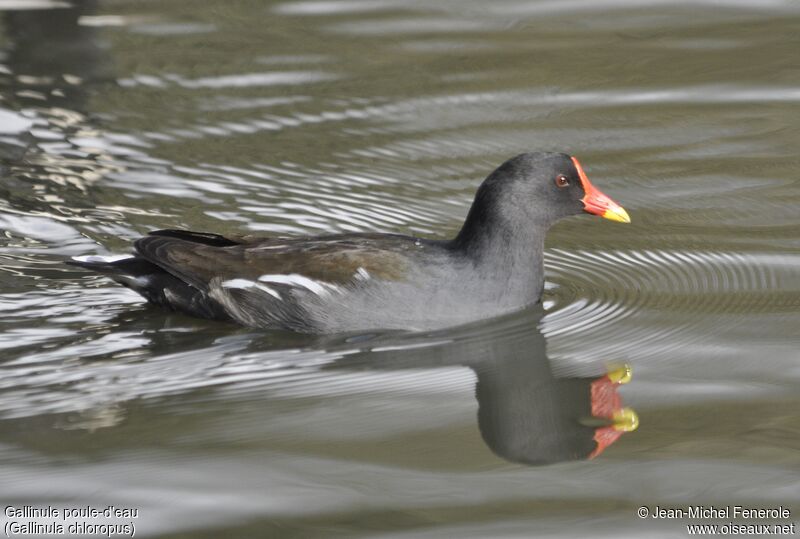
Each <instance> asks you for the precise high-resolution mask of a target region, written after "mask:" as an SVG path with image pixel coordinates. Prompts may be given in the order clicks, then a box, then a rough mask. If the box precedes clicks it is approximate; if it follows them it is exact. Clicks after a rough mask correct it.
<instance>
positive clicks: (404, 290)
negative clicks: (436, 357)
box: [68, 153, 627, 333]
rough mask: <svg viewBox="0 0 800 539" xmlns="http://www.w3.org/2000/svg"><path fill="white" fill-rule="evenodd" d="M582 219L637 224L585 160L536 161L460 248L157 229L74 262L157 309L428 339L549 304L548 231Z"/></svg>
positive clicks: (489, 185)
mask: <svg viewBox="0 0 800 539" xmlns="http://www.w3.org/2000/svg"><path fill="white" fill-rule="evenodd" d="M582 211H588V212H590V213H596V214H600V215H603V216H604V217H607V218H610V219H614V220H618V221H626V222H627V214H625V212H624V210H622V208H620V207H619V206H617V205H616V204H615V203H614V202H612V201H611V200H610V199H608V198H607V197H605V195H603V194H602V193H600V192H599V191H597V190H596V189H595V188H594V187H593V186H592V185H591V184H590V183H589V180H588V179H587V178H586V175H585V174H584V173H583V170H582V169H581V167H580V164H579V163H578V162H577V160H575V159H574V158H571V157H569V156H568V155H565V154H556V153H529V154H522V155H519V156H517V157H514V158H512V159H510V160H508V161H506V162H505V163H503V164H502V165H501V166H500V167H499V168H498V169H497V170H495V171H494V172H492V174H490V175H489V177H488V178H486V180H484V182H483V183H482V184H481V186H480V187H479V189H478V192H477V194H476V196H475V201H474V203H473V204H472V207H471V209H470V211H469V214H468V216H467V219H466V221H465V222H464V225H463V227H462V229H461V231H460V232H459V234H458V235H457V236H456V237H455V238H454V239H453V240H446V241H441V240H427V239H421V238H414V237H411V236H403V235H398V234H337V235H329V236H318V237H301V238H257V237H253V236H240V237H232V236H228V237H223V236H219V235H216V234H208V233H200V232H190V231H182V230H159V231H156V232H151V233H150V235H149V236H146V237H144V238H141V239H139V240H137V241H136V243H135V254H134V255H132V256H129V257H110V258H106V257H97V256H89V257H77V258H75V259H73V260H72V261H70V262H68V263H70V264H73V265H77V266H81V267H84V268H87V269H91V270H94V271H98V272H100V273H104V274H106V275H108V276H109V277H111V278H112V279H114V280H115V281H117V282H119V283H121V284H123V285H124V286H127V287H129V288H131V289H133V290H135V291H136V292H138V293H140V294H141V295H142V296H144V297H145V298H146V299H147V300H148V301H150V302H152V303H155V304H157V305H161V306H163V307H166V308H169V309H172V310H175V311H180V312H184V313H187V314H190V315H194V316H199V317H204V318H212V319H217V320H232V321H236V322H238V323H241V324H244V325H248V326H255V327H268V328H282V329H289V330H295V331H302V332H315V333H328V332H338V331H358V330H371V329H430V328H434V327H443V326H448V325H455V324H459V323H464V322H468V321H472V320H476V319H480V318H484V317H490V316H495V315H499V314H502V313H504V312H509V311H512V310H516V309H520V308H523V307H525V306H527V305H530V304H533V303H536V302H537V301H539V299H540V297H541V292H542V287H543V282H544V281H543V279H544V270H543V266H542V259H543V249H544V236H545V233H546V231H547V229H548V228H549V227H550V226H551V225H552V224H554V223H555V222H556V221H557V220H559V219H561V218H563V217H567V216H570V215H575V214H578V213H581V212H582Z"/></svg>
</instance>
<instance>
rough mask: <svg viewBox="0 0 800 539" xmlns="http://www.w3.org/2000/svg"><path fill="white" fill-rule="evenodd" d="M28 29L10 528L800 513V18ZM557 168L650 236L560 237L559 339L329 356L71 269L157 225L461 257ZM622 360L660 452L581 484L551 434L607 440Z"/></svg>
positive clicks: (256, 20)
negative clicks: (479, 190) (34, 517)
mask: <svg viewBox="0 0 800 539" xmlns="http://www.w3.org/2000/svg"><path fill="white" fill-rule="evenodd" d="M33 8H36V9H33ZM0 19H1V20H0V228H1V229H2V231H3V235H2V236H1V237H0V271H1V272H2V278H1V280H0V312H2V314H3V316H2V318H0V351H1V353H0V371H1V372H2V376H0V486H1V487H2V488H0V502H2V505H3V506H6V505H11V504H14V505H22V504H33V505H37V506H42V505H47V504H53V505H56V504H57V505H59V506H69V507H80V506H85V505H95V506H106V505H109V504H115V505H117V506H127V507H137V508H139V509H140V512H141V516H140V517H139V519H138V521H137V534H140V535H143V536H149V537H156V536H159V537H206V536H208V537H219V536H220V535H225V536H230V537H250V536H252V537H392V538H400V537H402V538H406V537H531V536H540V537H545V536H555V537H561V536H586V535H587V534H591V535H592V536H612V535H613V536H632V537H640V536H642V534H648V533H649V534H658V535H663V536H675V537H685V536H686V531H685V526H684V525H685V524H686V522H684V521H653V520H651V519H649V520H642V519H639V518H638V517H637V516H636V509H637V508H638V507H639V506H640V505H649V506H655V505H657V504H661V505H664V506H688V505H691V504H705V505H710V504H720V505H724V504H738V505H749V506H754V507H772V506H777V505H780V504H783V505H784V506H789V507H793V508H795V509H796V510H799V511H800V505H798V504H797V501H798V498H799V497H800V474H799V473H798V469H800V466H799V465H800V453H798V439H800V416H798V414H797V410H798V406H800V392H798V383H799V382H800V369H799V368H798V359H800V358H799V357H798V346H799V345H800V331H798V328H800V314H798V312H799V311H800V309H799V308H800V270H798V268H799V267H800V213H798V207H799V206H800V182H799V181H798V170H800V159H798V151H797V148H798V147H800V130H798V127H797V126H798V125H800V114H798V110H800V109H799V108H798V104H799V103H798V102H800V78H799V77H800V72H798V69H797V58H798V54H799V53H800V32H798V31H797V30H798V27H800V7H799V6H798V4H797V3H795V2H792V1H789V0H786V1H781V0H775V1H769V2H758V1H755V0H754V1H752V2H747V1H741V0H736V1H733V0H732V1H721V2H720V1H713V2H711V1H708V2H703V1H698V2H694V3H690V2H683V3H676V2H665V1H658V0H650V1H645V0H642V1H636V2H618V1H611V0H603V1H591V2H590V1H588V0H587V1H568V2H552V1H546V0H544V1H536V2H532V1H518V0H503V1H499V2H492V3H491V4H489V5H487V4H486V3H485V2H471V1H459V2H455V1H450V0H441V1H426V2H415V1H414V2H409V1H403V2H400V1H394V0H346V1H345V0H332V1H298V2H278V3H263V2H254V1H244V0H239V1H232V2H225V4H224V6H223V5H222V4H219V3H214V2H205V3H200V2H190V3H186V2H179V1H175V0H163V1H160V2H158V3H141V2H132V1H127V0H116V1H110V0H109V1H85V2H80V3H74V4H71V3H67V2H60V1H58V2H56V1H48V0H42V1H37V2H28V3H23V2H0ZM529 150H556V151H565V152H568V153H571V154H575V155H577V156H579V157H580V159H581V161H582V163H583V164H584V166H585V167H586V169H587V172H588V174H589V176H590V178H592V180H593V182H594V183H595V184H596V185H598V186H599V187H601V188H602V189H603V191H605V192H606V193H608V194H609V195H610V196H612V197H613V198H614V199H616V200H618V201H620V202H621V203H622V204H623V205H624V206H625V208H626V209H627V210H628V211H629V213H630V214H631V216H632V219H633V223H632V224H631V225H628V226H622V225H618V224H615V223H610V222H601V220H600V219H596V218H592V217H589V216H585V217H578V218H574V219H570V220H568V221H565V222H562V223H560V224H558V225H557V226H556V227H555V228H554V229H553V230H552V232H551V233H550V235H549V236H548V240H547V252H546V259H547V281H548V284H547V295H546V298H545V299H546V301H545V303H544V311H545V312H544V313H543V317H542V313H541V312H539V310H538V309H533V310H531V311H530V312H524V313H518V314H515V315H511V316H509V317H506V318H503V319H500V320H492V321H487V322H486V323H482V324H475V325H472V326H468V327H465V328H456V329H453V330H448V331H444V332H436V333H432V334H421V335H420V334H417V335H403V334H387V335H366V336H365V335H361V336H352V335H351V336H332V337H326V338H320V337H314V338H311V337H305V336H299V335H291V334H286V333H278V332H265V331H256V330H252V329H246V328H237V327H235V326H231V325H227V324H219V323H214V322H208V321H203V320H194V319H190V318H187V317H183V316H179V315H174V314H167V313H164V312H162V311H159V310H157V309H153V308H150V307H147V306H146V305H144V304H143V303H142V300H141V298H139V297H138V296H137V295H135V294H133V293H131V292H129V291H127V290H125V289H122V288H120V287H118V286H116V285H114V284H113V283H111V282H109V281H107V280H106V279H104V278H102V277H99V276H94V275H88V274H86V273H84V272H81V271H78V270H76V269H74V268H67V267H65V266H64V265H63V264H62V262H61V261H62V260H63V259H64V258H65V257H68V256H74V255H85V254H93V253H106V252H124V251H126V250H127V249H128V248H129V247H130V243H131V240H133V239H134V238H136V237H138V236H140V235H142V234H144V233H146V232H147V231H149V230H153V229H158V228H189V229H196V230H208V231H216V232H220V233H226V232H242V231H247V232H250V233H263V234H313V233H330V232H349V231H382V232H399V233H406V234H415V235H421V236H425V237H431V238H445V237H448V236H451V235H453V234H454V233H455V231H456V230H457V229H458V227H459V224H460V223H461V221H462V220H463V218H464V216H465V214H466V211H467V209H468V206H469V203H470V201H471V199H472V196H473V194H474V191H475V188H476V187H477V185H478V184H479V182H480V181H481V179H482V178H483V177H484V176H485V175H486V174H487V173H488V172H490V171H491V170H492V169H493V168H494V167H495V166H496V165H498V164H499V163H500V162H502V161H503V160H504V159H506V158H508V157H510V156H512V155H514V154H516V153H519V152H522V151H529ZM614 363H628V364H630V365H631V366H632V367H633V370H634V379H633V381H632V383H631V384H629V385H626V386H624V387H622V388H621V390H620V393H621V395H622V398H623V400H624V402H625V405H628V406H632V407H633V408H635V409H636V411H637V412H638V414H639V416H640V419H641V426H640V428H639V429H638V430H637V431H636V432H633V433H629V434H625V435H624V436H622V437H621V438H620V439H619V440H617V441H616V442H615V443H614V444H613V445H612V446H610V447H609V448H608V449H607V450H606V451H605V452H603V453H602V454H601V455H600V456H598V457H597V458H594V459H592V460H585V459H584V458H578V459H577V460H575V459H576V458H577V457H576V455H575V454H572V453H570V451H573V450H574V448H575V446H576V445H575V444H576V443H577V442H575V443H573V442H569V443H567V442H563V440H565V439H566V436H564V433H570V432H572V431H571V430H570V429H572V428H573V427H572V426H567V425H566V423H553V422H550V423H548V422H547V421H544V420H543V419H542V417H543V411H546V410H554V411H556V412H558V413H559V414H565V413H567V412H568V413H569V414H568V415H570V417H573V416H577V415H580V414H581V413H582V412H581V411H580V410H579V408H580V406H585V402H583V404H581V402H582V401H581V399H582V398H585V391H586V390H585V385H586V384H587V383H588V381H589V380H592V379H595V378H597V377H599V376H602V375H603V373H604V371H605V368H606V366H607V365H609V364H614ZM575 385H578V386H581V387H583V389H580V391H577V390H576V392H575V393H574V394H573V393H570V391H571V390H567V389H564V388H566V387H567V386H569V387H573V386H575ZM526 388H529V389H530V392H527V393H526V392H525V391H524V390H525V389H526ZM487 414H488V415H487ZM487 418H488V419H487ZM573 419H574V417H573ZM547 439H552V440H561V441H559V443H562V442H563V445H561V446H558V447H560V449H559V448H556V449H553V448H552V447H551V448H550V449H548V450H544V449H542V447H538V448H537V446H536V444H537V443H540V442H541V441H542V440H547ZM793 516H794V518H796V515H793Z"/></svg>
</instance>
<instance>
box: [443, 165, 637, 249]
mask: <svg viewBox="0 0 800 539" xmlns="http://www.w3.org/2000/svg"><path fill="white" fill-rule="evenodd" d="M582 212H588V213H593V214H595V215H601V216H603V217H605V218H607V219H611V220H614V221H620V222H625V223H628V222H630V218H629V217H628V214H627V213H626V212H625V210H623V209H622V208H621V207H620V206H619V205H618V204H617V203H616V202H614V201H613V200H611V199H610V198H608V197H607V196H606V195H604V194H603V193H601V192H600V191H599V190H598V189H597V188H596V187H594V186H593V185H592V184H591V182H589V178H587V176H586V173H585V172H584V171H583V168H582V167H581V165H580V163H579V162H578V160H577V159H576V158H574V157H571V156H569V155H567V154H565V153H552V152H534V153H524V154H520V155H518V156H516V157H512V158H511V159H509V160H508V161H506V162H505V163H503V164H502V165H500V166H499V167H498V168H497V169H496V170H495V171H494V172H492V173H491V174H490V175H489V177H488V178H486V179H485V180H484V181H483V183H482V184H481V186H480V187H479V188H478V192H477V194H476V195H475V202H474V203H473V205H472V208H471V209H470V213H469V215H468V216H467V221H466V222H465V224H464V228H463V229H462V231H461V234H459V237H460V240H465V239H467V238H469V237H474V236H477V235H485V234H487V233H492V232H494V233H502V234H508V233H512V234H514V233H523V234H529V233H535V232H537V231H538V232H544V231H545V230H547V229H548V228H549V227H550V226H551V225H553V224H554V223H555V222H556V221H558V220H559V219H562V218H564V217H568V216H570V215H577V214H580V213H582Z"/></svg>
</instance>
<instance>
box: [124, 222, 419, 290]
mask: <svg viewBox="0 0 800 539" xmlns="http://www.w3.org/2000/svg"><path fill="white" fill-rule="evenodd" d="M191 234H196V233H191ZM211 236H213V237H210V236H208V235H204V234H203V235H201V236H194V237H191V238H190V237H189V236H188V235H182V236H181V237H176V235H175V234H159V233H157V235H151V236H147V237H144V238H141V239H140V240H138V241H137V242H136V244H135V246H136V251H137V252H138V253H139V254H140V255H141V256H143V257H144V258H146V259H147V260H149V261H150V262H152V263H154V264H156V265H158V266H160V267H161V268H163V269H164V270H166V271H167V272H169V273H171V274H173V275H175V276H176V277H178V278H179V279H181V280H183V281H184V282H186V283H188V284H190V285H192V286H194V287H196V288H199V289H206V288H207V286H208V284H209V283H210V282H211V280H212V279H214V278H222V279H234V278H246V279H252V280H256V279H258V277H260V276H261V275H275V274H282V275H285V274H300V275H302V276H304V277H307V278H309V279H314V280H320V281H325V282H328V283H332V284H340V283H346V282H348V281H351V280H352V279H353V277H354V276H355V275H356V273H357V272H358V270H359V268H363V270H365V271H367V272H369V274H370V275H371V276H373V277H376V278H381V279H387V280H401V279H402V278H403V275H404V274H405V272H406V269H407V266H408V263H409V259H408V256H407V253H408V252H410V251H411V250H412V247H413V246H414V239H413V238H409V237H405V236H395V235H367V234H364V235H339V236H325V237H318V238H299V239H280V238H270V239H261V240H255V239H250V238H248V239H249V240H250V241H247V240H244V238H242V239H238V238H237V240H233V239H231V238H224V237H222V236H216V235H211ZM209 238H210V239H209ZM193 240H194V241H193ZM197 240H200V241H197ZM243 240H244V241H245V242H246V243H236V241H243ZM225 242H229V243H230V244H224V243H225Z"/></svg>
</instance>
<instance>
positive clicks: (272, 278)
mask: <svg viewBox="0 0 800 539" xmlns="http://www.w3.org/2000/svg"><path fill="white" fill-rule="evenodd" d="M258 280H259V281H264V282H267V283H278V284H288V285H289V286H300V287H303V288H305V289H307V290H309V291H311V292H313V293H314V294H317V295H320V296H321V295H327V294H329V293H330V291H329V290H327V289H326V288H325V286H324V285H327V286H329V287H331V288H333V289H334V290H335V289H336V288H337V287H336V286H334V285H330V284H328V283H321V282H317V281H315V280H313V279H309V278H308V277H304V276H302V275H300V274H299V273H290V274H289V275H262V276H261V277H259V278H258Z"/></svg>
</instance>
